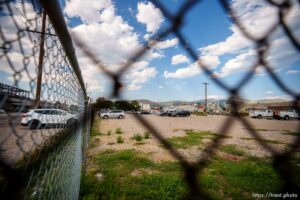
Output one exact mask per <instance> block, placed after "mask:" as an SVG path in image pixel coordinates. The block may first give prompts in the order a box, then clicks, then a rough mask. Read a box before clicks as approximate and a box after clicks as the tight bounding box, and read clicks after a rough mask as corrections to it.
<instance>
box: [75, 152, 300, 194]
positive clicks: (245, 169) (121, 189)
mask: <svg viewBox="0 0 300 200" xmlns="http://www.w3.org/2000/svg"><path fill="white" fill-rule="evenodd" d="M92 159H93V162H94V164H93V171H88V173H87V174H84V175H82V179H81V188H80V199H85V200H87V199H89V200H93V199H95V200H96V199H186V195H187V194H188V187H187V185H186V183H185V181H184V179H183V178H182V177H183V175H182V169H181V167H180V165H179V164H178V163H177V162H171V161H169V162H162V163H154V162H152V161H151V160H149V159H147V155H144V154H142V153H140V152H136V151H134V150H123V151H106V152H102V153H99V154H97V155H96V156H94V157H93V158H92ZM95 166H96V167H95ZM295 169H296V171H295V172H294V173H295V174H296V176H295V181H297V184H300V183H299V181H300V178H299V174H300V168H299V167H298V168H295ZM137 170H140V172H141V173H140V174H139V175H138V176H132V175H131V174H132V172H133V171H137ZM147 171H151V172H152V173H146V172H147ZM96 173H102V174H103V175H104V180H103V181H101V182H99V181H97V179H96V178H95V174H96ZM197 178H198V179H199V183H200V187H201V189H202V190H203V192H205V193H206V194H207V195H208V196H209V197H210V199H234V200H235V199H252V192H255V193H266V192H272V193H280V187H281V186H282V181H281V179H280V178H279V176H278V175H277V173H276V171H275V170H274V169H273V168H272V165H271V163H270V162H267V161H265V160H263V159H258V158H253V157H245V159H243V160H240V161H229V160H225V159H222V158H219V157H214V158H212V160H211V162H210V163H209V165H208V166H207V167H206V168H205V169H204V170H203V171H202V173H201V174H199V176H198V177H197Z"/></svg>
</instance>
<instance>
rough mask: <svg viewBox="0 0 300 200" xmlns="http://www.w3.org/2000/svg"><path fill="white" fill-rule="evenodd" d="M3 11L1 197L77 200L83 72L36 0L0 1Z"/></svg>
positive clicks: (85, 118) (85, 122)
mask: <svg viewBox="0 0 300 200" xmlns="http://www.w3.org/2000/svg"><path fill="white" fill-rule="evenodd" d="M0 13H1V14H0V22H1V25H0V37H1V40H0V48H1V49H0V63H1V64H0V65H1V68H0V70H1V81H0V82H1V83H0V109H1V111H2V112H3V113H1V114H0V115H1V116H0V117H1V123H0V130H1V134H0V149H1V151H0V182H1V187H0V190H1V199H29V198H30V199H76V198H77V196H78V192H79V183H80V171H81V162H82V154H83V153H82V152H84V151H82V150H85V147H84V146H83V145H82V144H84V145H86V144H87V142H85V141H83V140H86V139H87V136H86V135H87V134H88V133H89V127H90V125H89V120H90V119H89V112H88V106H87V103H86V99H87V98H86V91H85V86H84V85H83V84H82V82H80V80H81V79H82V77H79V76H78V74H77V73H76V72H75V71H76V70H77V71H78V69H75V68H76V66H72V65H71V64H70V63H72V62H74V60H72V59H74V58H70V57H68V56H67V53H66V51H65V49H64V48H63V45H62V43H61V40H60V38H59V36H58V34H59V33H56V31H55V30H54V27H53V24H52V22H51V21H50V19H49V17H48V15H47V14H46V12H45V9H43V7H42V6H41V4H40V2H39V1H36V0H32V1H22V0H18V1H1V2H0ZM75 60H76V58H75ZM75 62H77V61H75ZM74 69H75V70H74ZM21 124H22V125H21Z"/></svg>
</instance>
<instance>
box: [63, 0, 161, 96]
mask: <svg viewBox="0 0 300 200" xmlns="http://www.w3.org/2000/svg"><path fill="white" fill-rule="evenodd" d="M147 5H148V4H147ZM64 12H65V13H66V15H67V16H68V17H70V18H72V17H79V18H80V19H81V20H82V22H83V24H80V25H78V26H75V27H73V28H69V30H70V32H71V33H72V34H73V35H75V36H77V37H79V38H80V39H81V41H83V42H84V43H85V44H86V45H87V46H88V48H89V49H90V50H91V51H92V52H93V53H94V54H95V55H97V56H98V59H100V60H101V61H102V62H103V63H104V64H105V65H106V66H108V70H110V71H117V70H118V69H119V68H120V66H121V65H122V64H124V63H125V62H127V59H128V58H130V57H131V56H132V55H133V54H134V53H135V52H137V51H138V50H140V49H141V48H142V44H141V43H140V41H139V35H138V34H137V33H136V32H134V28H133V27H132V26H130V25H129V24H128V23H127V22H126V21H124V19H123V18H122V17H121V16H118V15H116V9H115V6H114V4H113V3H112V2H111V1H110V0H102V1H101V0H100V1H98V0H92V1H88V2H85V1H80V0H74V1H67V2H66V7H65V10H64ZM150 27H152V25H150ZM78 49H80V48H78ZM77 55H78V56H77V57H78V61H79V64H80V66H81V68H82V74H83V76H84V77H87V78H86V79H85V80H86V81H87V82H88V85H90V86H91V87H90V88H92V89H94V90H103V85H100V84H99V83H100V80H103V74H102V72H101V71H100V69H99V68H98V67H97V66H95V65H94V63H92V62H91V61H90V59H89V58H87V57H86V56H85V55H84V54H83V52H81V51H80V50H79V51H77ZM163 56H164V55H163V54H162V52H159V51H157V50H149V51H148V52H147V53H146V54H145V56H144V57H143V59H146V60H147V61H138V62H137V63H136V64H135V65H134V66H132V67H131V68H130V70H129V71H128V73H127V74H126V75H125V77H124V79H123V80H124V84H125V88H126V89H128V90H139V89H141V88H142V84H143V83H145V82H147V81H148V80H149V79H150V78H152V77H155V76H156V74H157V72H156V70H155V68H154V67H149V66H148V64H149V63H148V61H150V60H152V59H157V58H161V57H163Z"/></svg>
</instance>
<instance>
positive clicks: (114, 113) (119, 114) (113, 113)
mask: <svg viewBox="0 0 300 200" xmlns="http://www.w3.org/2000/svg"><path fill="white" fill-rule="evenodd" d="M125 116H126V114H125V112H124V111H123V110H110V111H107V112H103V113H100V117H102V118H103V119H108V118H118V119H122V118H125Z"/></svg>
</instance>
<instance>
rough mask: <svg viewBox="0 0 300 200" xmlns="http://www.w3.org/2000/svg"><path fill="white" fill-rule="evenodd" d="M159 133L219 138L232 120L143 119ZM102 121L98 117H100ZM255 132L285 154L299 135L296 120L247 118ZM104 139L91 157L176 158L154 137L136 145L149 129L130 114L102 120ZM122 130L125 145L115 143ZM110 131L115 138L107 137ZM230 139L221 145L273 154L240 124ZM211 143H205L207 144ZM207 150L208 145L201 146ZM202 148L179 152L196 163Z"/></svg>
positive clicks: (99, 139) (235, 125)
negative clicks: (132, 152) (132, 153)
mask: <svg viewBox="0 0 300 200" xmlns="http://www.w3.org/2000/svg"><path fill="white" fill-rule="evenodd" d="M144 117H145V118H146V119H147V120H148V121H149V122H150V123H151V124H152V125H153V126H154V127H156V129H157V130H158V131H159V132H160V133H161V134H162V135H163V136H164V137H165V138H171V137H174V136H184V135H186V133H185V131H184V130H195V131H211V132H212V133H217V134H220V131H221V128H222V125H223V124H224V122H225V121H226V119H227V118H228V117H230V116H216V115H214V116H213V115H212V116H204V117H200V116H194V115H192V116H190V117H177V118H176V117H175V118H173V117H161V116H156V115H145V116H144ZM97 119H98V120H99V117H97ZM247 119H248V120H249V122H250V123H251V125H252V127H253V129H255V130H256V131H257V132H258V133H259V134H260V135H261V136H262V137H263V138H264V139H266V143H268V145H271V146H272V147H273V148H274V149H275V150H277V151H279V152H282V151H285V150H286V149H287V148H288V146H289V144H291V143H292V142H293V141H294V140H295V139H296V136H295V135H297V133H296V132H297V126H299V121H297V120H290V121H284V120H270V119H252V118H249V117H247ZM98 126H99V130H100V131H101V136H96V137H94V138H93V140H94V141H92V143H93V146H94V147H93V148H92V149H91V150H90V153H91V154H93V153H96V152H99V151H103V150H108V149H114V150H120V149H136V150H138V151H141V152H143V153H148V154H149V156H150V157H151V158H152V159H153V160H154V161H158V162H159V161H166V160H172V159H173V157H172V156H171V155H170V154H169V153H168V151H167V150H166V149H164V148H163V147H162V146H161V145H160V143H159V142H158V141H156V139H155V138H154V137H153V136H151V138H150V139H148V140H143V142H136V141H135V140H133V139H132V136H133V135H134V134H136V133H139V134H143V133H144V132H145V131H146V129H145V128H144V127H143V126H142V125H141V124H140V123H139V122H138V121H137V120H136V119H135V118H134V116H133V115H130V114H128V115H127V116H126V118H125V119H108V120H102V119H101V122H100V123H98ZM117 128H121V130H122V132H123V133H122V134H120V135H121V136H122V138H124V143H122V144H118V143H116V137H117V134H115V130H116V129H117ZM109 130H111V131H112V134H111V135H107V132H108V131H109ZM227 135H228V136H229V137H228V138H224V139H223V142H222V145H225V144H234V145H237V146H238V147H240V148H242V149H244V150H245V151H246V152H247V153H248V154H250V155H253V156H259V157H266V156H267V157H268V156H271V154H270V152H269V151H267V150H266V149H264V147H262V146H261V145H259V144H258V143H257V142H256V141H254V140H253V137H252V136H251V134H250V133H249V130H247V129H246V128H245V127H244V126H243V125H242V124H241V123H240V122H239V121H237V120H235V121H234V123H233V125H232V126H231V128H230V129H229V131H228V134H227ZM210 141H211V140H209V139H206V141H205V142H206V143H207V142H210ZM202 146H203V147H204V146H205V145H203V144H202ZM203 147H201V146H198V147H191V148H188V149H179V151H180V152H181V153H182V154H183V155H184V156H185V157H186V158H187V159H194V158H195V157H197V156H199V154H200V151H202V149H203Z"/></svg>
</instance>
